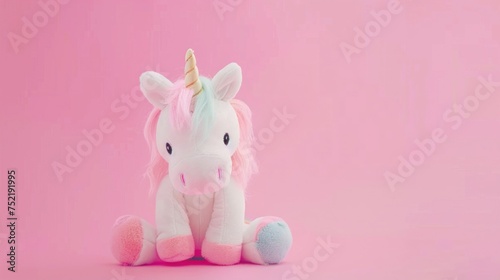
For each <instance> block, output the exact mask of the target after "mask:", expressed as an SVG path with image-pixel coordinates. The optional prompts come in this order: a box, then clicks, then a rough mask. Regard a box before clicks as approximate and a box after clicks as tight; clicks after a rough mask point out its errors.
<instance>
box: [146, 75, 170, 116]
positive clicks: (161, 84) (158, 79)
mask: <svg viewBox="0 0 500 280" xmlns="http://www.w3.org/2000/svg"><path fill="white" fill-rule="evenodd" d="M139 81H140V87H141V91H142V93H144V96H146V98H147V99H148V101H149V102H150V103H151V104H153V106H155V107H156V108H158V109H160V110H161V109H163V108H165V106H166V105H167V103H166V95H167V90H168V89H169V88H170V87H172V86H173V84H172V82H171V81H169V80H168V79H167V78H165V77H164V76H163V75H162V74H160V73H156V72H154V71H147V72H144V73H142V75H141V77H140V78H139Z"/></svg>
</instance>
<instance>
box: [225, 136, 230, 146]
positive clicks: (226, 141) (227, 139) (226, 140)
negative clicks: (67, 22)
mask: <svg viewBox="0 0 500 280" xmlns="http://www.w3.org/2000/svg"><path fill="white" fill-rule="evenodd" d="M224 144H225V145H226V146H227V144H229V134H227V133H226V134H224Z"/></svg>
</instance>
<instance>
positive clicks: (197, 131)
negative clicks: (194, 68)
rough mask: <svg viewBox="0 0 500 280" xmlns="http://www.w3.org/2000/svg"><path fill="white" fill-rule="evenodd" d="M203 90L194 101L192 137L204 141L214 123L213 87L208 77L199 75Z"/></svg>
mask: <svg viewBox="0 0 500 280" xmlns="http://www.w3.org/2000/svg"><path fill="white" fill-rule="evenodd" d="M200 80H201V84H202V85H203V91H202V92H201V93H200V94H199V95H197V96H196V97H195V98H196V101H195V102H196V103H195V106H194V112H193V119H192V125H193V126H192V127H193V134H192V135H193V137H196V138H198V140H200V141H201V142H204V141H205V139H206V138H207V137H208V132H209V131H210V130H211V128H212V127H213V125H214V120H215V111H214V89H213V87H212V82H211V81H210V79H208V78H205V77H200Z"/></svg>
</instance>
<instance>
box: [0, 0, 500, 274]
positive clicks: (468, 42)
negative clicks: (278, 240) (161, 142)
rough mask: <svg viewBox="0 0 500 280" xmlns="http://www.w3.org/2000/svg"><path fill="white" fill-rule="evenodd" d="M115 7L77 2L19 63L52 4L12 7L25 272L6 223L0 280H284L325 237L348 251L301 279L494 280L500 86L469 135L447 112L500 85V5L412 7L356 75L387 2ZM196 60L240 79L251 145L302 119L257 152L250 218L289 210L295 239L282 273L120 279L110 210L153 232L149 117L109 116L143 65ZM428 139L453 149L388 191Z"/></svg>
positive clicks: (197, 269) (5, 56)
mask: <svg viewBox="0 0 500 280" xmlns="http://www.w3.org/2000/svg"><path fill="white" fill-rule="evenodd" d="M42 1H43V2H46V1H48V0H42ZM119 2H120V4H118V3H115V4H112V3H111V2H110V1H69V3H68V4H65V5H62V6H61V7H60V11H59V12H58V13H57V14H56V15H55V16H54V17H51V18H50V19H49V21H48V23H47V24H46V25H45V26H43V27H41V28H39V30H38V32H37V34H36V35H35V36H34V37H33V38H31V39H29V42H27V43H26V44H22V45H20V46H19V50H18V53H16V52H15V50H14V48H13V47H12V45H11V44H10V42H9V39H8V37H7V36H8V33H9V32H14V33H16V34H21V29H22V27H23V21H22V17H28V18H30V19H31V17H32V16H33V15H34V14H35V13H36V12H38V11H40V10H41V7H40V6H39V4H38V1H12V0H10V1H9V0H4V1H1V4H0V5H1V8H0V19H1V25H0V34H1V35H2V38H3V39H2V40H0V50H1V53H0V65H1V66H0V67H1V74H2V75H1V76H2V79H1V80H2V94H1V97H0V98H1V99H0V112H1V116H2V121H1V124H0V125H1V126H0V129H1V135H2V136H1V139H2V140H1V141H2V142H1V146H0V152H1V154H0V158H1V168H0V170H1V172H2V174H6V170H7V169H8V168H16V169H17V171H18V179H17V184H18V186H17V188H18V193H17V196H18V204H19V206H18V208H17V215H18V217H19V221H18V229H17V231H18V235H17V239H18V243H19V245H18V252H17V254H18V263H17V269H18V272H17V273H15V274H14V273H7V264H6V263H5V261H4V260H5V259H6V256H5V254H6V249H7V245H6V244H5V239H2V237H5V235H2V234H5V233H6V227H5V226H1V227H0V239H1V240H0V242H1V243H0V253H1V256H2V257H0V260H1V261H0V263H1V265H0V275H2V279H35V278H36V279H106V280H109V279H116V280H121V279H122V278H120V277H117V276H116V274H115V273H121V272H125V273H126V274H127V275H130V277H131V278H130V279H136V280H140V279H167V278H165V277H169V278H168V279H204V278H205V277H208V278H210V279H216V278H218V279H236V278H234V277H237V278H238V279H264V277H265V279H281V277H282V276H283V274H284V273H285V272H286V271H289V270H290V269H291V268H292V267H293V266H296V265H297V266H302V265H303V264H304V261H306V262H308V261H310V260H311V259H308V258H310V257H312V256H314V250H315V248H316V247H317V246H318V244H319V243H318V242H317V241H316V239H317V238H326V237H327V236H331V239H332V240H334V241H335V242H338V243H339V244H340V247H339V248H338V249H336V250H335V252H334V253H333V254H331V255H330V256H329V258H328V259H327V260H325V261H323V262H320V263H319V264H318V266H317V268H315V269H314V270H313V271H312V272H310V273H308V274H309V275H308V276H309V278H308V279H346V280H347V279H352V280H359V279H371V280H382V279H383V280H390V279H394V280H396V279H406V280H426V279H429V280H434V279H441V280H445V279H450V280H451V279H460V280H462V279H471V280H472V279H481V280H489V279H492V280H493V279H499V277H500V251H499V245H500V222H499V216H500V145H499V143H500V133H499V127H500V111H499V110H498V108H499V104H500V88H497V90H496V91H495V92H494V93H493V94H492V96H491V97H490V98H489V99H487V100H485V101H482V102H481V104H480V106H479V108H478V109H477V111H475V112H473V113H471V116H470V117H469V118H468V119H464V120H463V124H462V126H461V127H460V128H459V129H457V130H452V129H450V124H449V123H447V122H445V121H444V120H443V117H442V115H443V113H444V112H445V111H446V110H447V109H448V108H452V106H453V104H454V103H461V102H462V100H464V98H465V97H467V96H470V95H472V94H473V93H474V89H475V88H476V86H477V85H478V80H477V77H478V76H484V77H487V76H488V75H490V74H491V76H492V79H493V80H494V81H500V66H499V65H500V17H499V14H500V3H499V2H498V1H496V0H490V1H487V0H481V1H479V0H476V1H452V0H443V1H409V0H401V7H402V8H401V9H402V11H401V12H400V13H399V14H397V15H393V16H392V20H391V21H390V23H389V24H388V25H387V26H386V27H383V28H382V29H381V30H380V32H379V33H378V34H377V35H375V36H374V37H373V38H371V42H370V43H369V45H368V46H366V47H365V48H361V49H360V52H359V53H358V54H354V55H352V57H351V62H350V63H348V62H347V61H346V58H345V57H344V55H343V54H342V51H341V49H340V47H339V45H340V44H341V43H342V42H346V43H349V44H354V36H355V32H354V30H353V29H354V28H356V27H360V28H364V26H365V25H366V24H367V23H369V22H370V21H371V20H373V17H372V15H371V14H370V11H372V10H374V11H379V10H382V9H386V6H387V3H388V2H389V0H374V1H360V0H342V1H340V0H339V1H327V0H324V1H296V0H290V1H285V0H277V1H229V0H228V1H226V0H221V2H224V3H235V6H234V7H231V9H230V10H229V11H227V12H226V13H224V14H223V16H222V17H220V16H219V15H218V13H217V11H216V9H215V8H214V6H213V1H201V0H198V1H176V4H172V3H167V1H144V2H148V3H144V2H143V1H119ZM171 2H173V1H171ZM187 48H193V49H194V50H195V51H196V55H197V58H198V65H199V68H200V71H201V72H202V74H205V75H207V76H212V75H214V74H215V73H216V71H218V70H219V69H221V68H222V67H223V66H224V65H226V64H227V63H229V62H232V61H235V62H237V63H239V64H240V65H241V67H242V68H243V74H244V81H243V86H242V89H241V91H240V94H239V98H240V99H242V100H244V101H245V102H247V103H248V104H249V105H250V107H251V108H252V109H253V112H254V125H255V132H256V133H257V134H258V135H259V133H260V132H262V131H266V129H268V128H269V127H270V121H271V120H272V119H273V118H274V117H275V115H274V114H273V110H275V109H276V110H282V109H283V108H285V107H286V110H287V112H289V113H291V114H294V115H295V118H294V119H293V120H291V121H290V123H289V124H288V125H287V126H286V127H285V129H283V130H282V131H277V132H275V133H274V134H273V137H272V139H270V140H269V141H266V140H268V139H267V138H265V142H268V143H266V144H265V145H264V146H265V147H264V149H263V150H261V151H259V152H258V159H259V163H260V170H261V172H260V173H259V174H258V175H256V176H255V177H254V178H253V180H252V181H251V185H250V187H249V196H248V202H247V215H248V217H250V218H253V217H257V216H261V215H276V216H281V217H283V218H284V219H285V220H286V221H287V222H288V223H289V225H290V227H291V228H292V231H293V234H294V246H293V248H292V250H291V252H290V254H289V256H288V257H287V258H286V260H285V262H284V263H283V264H281V265H277V266H269V267H263V266H255V265H238V266H233V267H225V268H224V267H215V266H207V265H188V266H181V267H168V266H149V267H138V268H129V267H127V268H125V270H123V271H122V268H121V267H120V266H118V265H117V264H116V263H115V262H114V260H113V258H112V256H111V254H110V252H109V249H108V247H109V246H108V243H109V234H110V227H111V225H112V224H113V222H114V220H115V219H116V218H117V217H118V216H120V215H123V214H136V215H140V216H143V217H145V218H147V219H148V220H150V221H153V220H154V199H153V198H152V197H148V187H147V180H146V179H145V178H143V176H142V174H143V172H144V167H145V164H146V163H147V160H148V157H149V154H148V151H147V146H146V144H145V141H144V140H143V137H142V128H143V124H144V122H145V119H146V117H147V114H148V112H149V111H150V109H151V106H150V104H149V103H147V102H146V101H139V102H135V101H133V102H134V103H133V106H134V108H130V107H129V110H130V112H129V114H128V115H127V116H126V117H125V116H123V120H122V119H120V116H122V115H121V114H122V113H116V110H113V109H112V104H114V103H117V104H118V105H120V106H123V104H124V103H122V102H121V101H120V97H121V96H122V95H124V96H130V95H131V93H132V92H133V91H134V90H136V89H137V88H136V87H137V85H138V77H139V75H140V73H142V72H143V71H145V70H148V69H154V70H157V71H160V72H162V73H164V74H165V75H166V76H168V77H169V78H170V79H172V80H175V79H176V78H177V77H179V76H180V75H182V70H183V56H184V53H185V51H186V49H187ZM117 104H115V105H117ZM105 118H109V119H110V120H111V121H112V123H113V127H114V130H113V131H112V132H111V133H109V134H106V135H105V136H104V139H103V141H102V143H100V144H99V145H97V146H96V147H94V148H93V150H92V152H91V153H90V154H89V155H88V156H86V157H85V158H84V159H83V161H82V162H81V164H79V165H78V166H77V167H75V168H74V170H73V172H71V173H66V174H64V175H63V178H62V181H59V180H58V179H57V176H56V175H55V173H54V171H53V169H52V166H51V165H52V164H53V162H55V161H57V162H61V163H63V162H64V158H65V156H66V154H67V151H66V150H65V147H66V146H70V147H72V148H75V147H76V145H77V144H78V143H80V142H81V141H82V140H84V139H85V137H84V136H83V134H82V130H84V129H86V130H92V129H97V128H98V127H99V122H100V121H101V120H103V119H105ZM436 128H443V129H444V131H445V133H446V135H447V140H446V141H445V142H444V143H442V144H439V145H438V146H437V148H436V151H435V153H434V154H433V155H432V156H431V157H428V158H426V160H425V163H424V164H422V165H421V166H419V167H417V168H416V170H415V172H414V174H413V175H411V176H410V177H408V179H407V180H406V181H405V182H403V183H400V184H398V185H397V186H396V187H395V190H394V191H393V190H391V188H389V186H388V184H387V182H386V180H385V178H384V173H385V172H386V171H390V172H396V169H397V166H398V164H399V160H398V157H399V156H403V157H405V158H407V157H408V155H409V154H410V153H411V152H412V151H414V150H415V149H416V146H415V144H414V140H415V139H424V138H428V137H430V135H431V133H432V131H433V130H434V129H436ZM261 140H262V139H261ZM3 176H4V177H5V179H3V180H5V182H6V175H3ZM5 184H6V183H2V186H5ZM0 194H1V200H0V201H1V203H2V205H1V206H0V209H1V211H0V217H1V220H2V225H3V223H4V221H5V217H6V209H5V208H6V207H5V206H4V205H5V201H6V199H5V195H6V189H5V188H2V191H0ZM3 275H7V276H8V277H7V278H3ZM170 277H172V278H170ZM123 279H125V278H123Z"/></svg>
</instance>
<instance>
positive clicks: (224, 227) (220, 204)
mask: <svg viewBox="0 0 500 280" xmlns="http://www.w3.org/2000/svg"><path fill="white" fill-rule="evenodd" d="M244 215H245V195H244V192H243V189H242V188H241V187H240V186H239V185H237V184H236V183H235V182H234V181H233V180H231V181H230V182H229V185H228V186H226V187H224V188H222V189H221V190H220V191H218V192H217V193H216V194H215V198H214V206H213V212H212V219H211V220H210V225H209V226H208V229H207V232H206V234H205V240H204V241H203V244H202V248H201V254H202V256H203V257H204V258H205V259H206V260H207V261H209V262H211V263H215V264H221V265H231V264H235V263H238V262H239V261H240V258H241V244H242V240H243V221H244Z"/></svg>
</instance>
